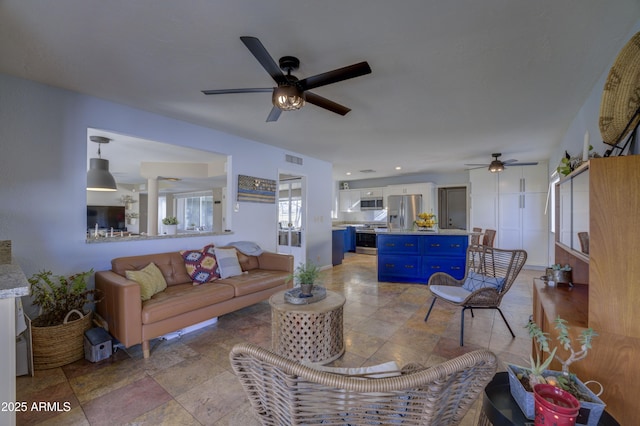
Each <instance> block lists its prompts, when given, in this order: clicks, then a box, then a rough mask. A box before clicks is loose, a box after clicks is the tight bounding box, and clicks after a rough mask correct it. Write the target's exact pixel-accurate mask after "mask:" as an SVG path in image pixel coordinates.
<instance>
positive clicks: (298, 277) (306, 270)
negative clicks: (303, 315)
mask: <svg viewBox="0 0 640 426" xmlns="http://www.w3.org/2000/svg"><path fill="white" fill-rule="evenodd" d="M319 276H320V268H318V267H317V266H316V265H315V264H313V263H311V262H307V263H300V265H298V267H296V269H295V270H294V271H293V274H292V275H291V277H290V278H293V279H294V280H295V283H296V284H298V285H299V286H300V296H302V297H309V296H311V295H312V292H313V286H314V285H315V282H316V280H317V279H318V277H319Z"/></svg>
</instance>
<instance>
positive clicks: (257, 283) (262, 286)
mask: <svg viewBox="0 0 640 426" xmlns="http://www.w3.org/2000/svg"><path fill="white" fill-rule="evenodd" d="M289 275H291V274H290V273H289V272H285V271H273V270H265V269H255V270H252V271H249V272H247V273H245V274H242V275H237V276H235V277H230V278H226V279H224V280H223V281H220V282H224V283H225V284H228V285H230V286H233V288H234V290H235V296H236V297H237V296H244V295H246V294H251V293H256V292H258V291H262V290H266V289H269V288H273V287H277V286H279V285H282V284H284V283H285V282H286V281H287V279H288V278H289Z"/></svg>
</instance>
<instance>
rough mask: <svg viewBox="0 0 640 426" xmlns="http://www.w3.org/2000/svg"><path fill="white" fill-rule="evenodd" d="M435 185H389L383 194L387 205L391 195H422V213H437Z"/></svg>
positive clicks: (429, 183) (428, 183)
mask: <svg viewBox="0 0 640 426" xmlns="http://www.w3.org/2000/svg"><path fill="white" fill-rule="evenodd" d="M435 191H436V187H435V184H433V183H431V182H426V183H408V184H405V185H389V186H386V187H384V188H383V194H384V198H385V205H386V202H387V197H388V196H389V195H409V194H420V195H422V211H424V212H432V211H433V212H436V211H437V210H436V205H435V200H436V196H435Z"/></svg>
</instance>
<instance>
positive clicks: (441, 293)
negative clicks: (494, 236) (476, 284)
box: [424, 246, 527, 346]
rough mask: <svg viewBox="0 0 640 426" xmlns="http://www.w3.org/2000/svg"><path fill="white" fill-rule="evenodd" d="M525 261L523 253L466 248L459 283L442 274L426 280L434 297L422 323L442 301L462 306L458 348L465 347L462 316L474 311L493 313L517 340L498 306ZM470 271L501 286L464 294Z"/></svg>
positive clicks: (477, 247) (438, 273) (518, 251)
mask: <svg viewBox="0 0 640 426" xmlns="http://www.w3.org/2000/svg"><path fill="white" fill-rule="evenodd" d="M526 261H527V252H526V251H524V250H503V249H498V248H493V247H488V246H469V247H468V248H467V261H466V272H465V276H464V277H463V278H462V279H461V280H457V279H455V278H453V277H452V276H451V275H449V274H446V273H444V272H437V273H435V274H433V275H432V276H431V277H430V278H429V282H428V285H429V290H431V293H432V294H433V301H432V302H431V306H430V307H429V312H427V316H426V317H425V319H424V320H425V321H427V320H428V319H429V315H431V310H432V309H433V305H435V303H436V300H443V301H445V302H447V303H451V304H453V305H457V306H461V307H462V312H461V319H460V346H464V312H465V311H466V310H467V309H469V310H471V316H473V310H474V309H496V310H497V311H498V312H499V313H500V316H501V317H502V319H503V320H504V323H505V324H506V325H507V328H508V329H509V332H510V333H511V336H512V337H514V338H515V337H516V336H515V334H513V330H511V326H510V325H509V322H508V321H507V319H506V318H505V316H504V314H503V313H502V310H501V309H500V303H501V302H502V298H503V297H504V295H505V294H506V293H507V292H508V291H509V289H510V288H511V286H512V285H513V282H514V281H515V280H516V277H517V276H518V274H519V273H520V270H521V269H522V267H523V266H524V264H525V262H526ZM471 271H473V272H475V273H476V274H480V275H481V276H483V277H488V278H489V280H490V279H491V278H497V279H499V280H501V283H502V286H501V288H500V289H499V290H497V289H496V288H495V287H491V286H488V287H484V288H479V289H477V290H472V291H470V290H467V289H465V288H464V287H463V285H464V284H465V281H467V278H468V277H469V275H470V273H471Z"/></svg>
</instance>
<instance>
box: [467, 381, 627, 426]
mask: <svg viewBox="0 0 640 426" xmlns="http://www.w3.org/2000/svg"><path fill="white" fill-rule="evenodd" d="M533 423H534V421H533V420H529V419H527V418H526V417H525V416H524V414H523V413H522V411H520V407H518V404H517V403H516V401H515V400H514V399H513V398H512V397H511V389H510V387H509V374H508V373H507V372H505V371H503V372H500V373H497V374H496V375H495V376H494V377H493V379H492V380H491V382H489V384H488V385H487V387H485V388H484V397H483V399H482V411H480V417H479V418H478V426H489V425H495V426H511V425H533ZM598 425H601V426H620V425H619V423H618V422H617V421H616V420H615V419H614V418H613V417H611V415H610V414H609V413H607V412H606V411H605V412H603V413H602V416H600V420H599V421H598Z"/></svg>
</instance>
